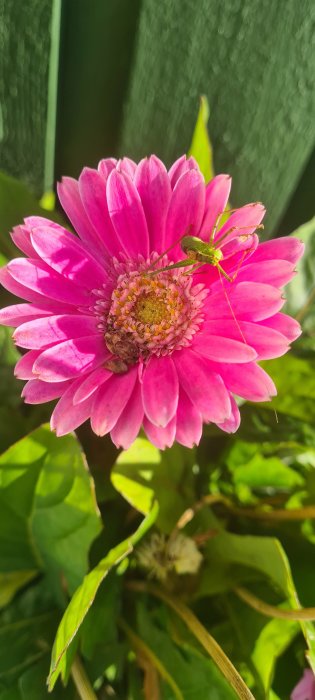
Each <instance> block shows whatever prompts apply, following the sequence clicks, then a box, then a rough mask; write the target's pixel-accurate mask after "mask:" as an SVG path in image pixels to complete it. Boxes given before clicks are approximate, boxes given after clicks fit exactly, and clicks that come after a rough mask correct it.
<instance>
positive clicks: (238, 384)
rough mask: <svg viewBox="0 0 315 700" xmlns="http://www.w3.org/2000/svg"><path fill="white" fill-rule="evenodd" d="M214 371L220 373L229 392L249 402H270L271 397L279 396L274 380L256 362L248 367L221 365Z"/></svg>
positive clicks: (247, 365)
mask: <svg viewBox="0 0 315 700" xmlns="http://www.w3.org/2000/svg"><path fill="white" fill-rule="evenodd" d="M213 369H214V370H215V369H216V370H217V371H220V375H221V377H222V379H223V381H224V384H225V385H226V386H227V388H228V389H229V391H231V392H232V393H233V394H237V396H241V397H242V398H243V399H247V401H270V399H271V397H272V396H276V394H277V390H276V387H275V385H274V383H273V381H272V379H271V378H270V377H269V375H268V374H267V372H265V371H264V370H263V369H262V367H259V365H256V364H255V362H249V363H248V364H246V365H228V364H223V363H222V364H221V363H220V364H216V365H214V366H213ZM217 422H218V423H219V422H223V421H217Z"/></svg>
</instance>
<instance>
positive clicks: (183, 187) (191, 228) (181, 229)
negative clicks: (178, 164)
mask: <svg viewBox="0 0 315 700" xmlns="http://www.w3.org/2000/svg"><path fill="white" fill-rule="evenodd" d="M204 206H205V183H204V179H203V176H202V174H201V172H200V171H199V170H189V171H188V172H185V173H184V174H183V175H181V177H180V178H179V180H178V181H177V183H176V185H175V188H174V190H173V193H172V197H171V200H170V205H169V210H168V214H167V219H166V224H165V250H166V249H168V248H169V247H170V246H171V245H172V244H174V245H173V247H172V258H173V259H174V260H177V258H178V257H183V254H182V252H181V248H180V239H181V238H182V237H183V236H185V235H190V236H194V235H197V233H198V231H199V228H200V224H201V221H202V218H203V214H204Z"/></svg>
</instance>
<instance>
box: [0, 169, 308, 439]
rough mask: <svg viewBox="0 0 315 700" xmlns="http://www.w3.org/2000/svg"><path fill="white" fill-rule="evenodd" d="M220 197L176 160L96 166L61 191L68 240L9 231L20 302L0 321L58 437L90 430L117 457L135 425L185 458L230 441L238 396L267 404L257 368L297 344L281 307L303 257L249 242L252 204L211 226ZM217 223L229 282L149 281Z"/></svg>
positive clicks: (10, 277)
mask: <svg viewBox="0 0 315 700" xmlns="http://www.w3.org/2000/svg"><path fill="white" fill-rule="evenodd" d="M230 187H231V180H230V178H229V177H228V176H227V175H218V176H216V177H215V178H214V179H213V180H212V181H211V182H210V183H209V184H208V185H207V186H206V185H205V183H204V179H203V176H202V174H201V173H200V170H199V168H198V165H197V163H196V162H195V161H194V159H193V158H188V159H186V157H185V156H183V157H182V158H180V159H179V160H178V161H176V163H174V165H173V166H172V167H171V169H170V170H169V172H167V170H166V168H165V166H164V165H163V163H162V162H161V161H160V160H159V159H158V158H157V157H156V156H151V157H150V158H145V159H144V160H142V161H141V162H140V163H139V164H138V165H136V164H135V163H133V162H132V161H131V160H129V159H128V158H124V159H123V160H121V161H118V162H117V161H116V160H114V159H106V160H103V161H101V162H100V164H99V166H98V170H93V169H90V168H85V169H84V170H83V172H82V173H81V175H80V177H79V180H78V181H76V180H74V179H72V178H68V177H67V178H64V179H63V180H62V183H61V184H59V187H58V195H59V199H60V202H61V204H62V206H63V208H64V210H65V212H66V214H67V216H68V218H69V219H70V221H71V224H72V226H73V228H74V229H75V231H76V233H77V234H78V235H75V234H73V233H70V232H69V231H67V230H66V229H64V228H63V227H62V226H59V225H58V224H55V223H52V222H51V221H48V220H46V219H44V218H41V217H29V218H27V219H26V220H25V222H24V224H23V225H21V226H17V227H16V228H15V229H14V231H13V234H12V237H13V240H14V242H15V244H16V245H17V247H18V248H20V250H21V251H22V252H23V253H24V254H25V256H26V257H21V258H17V259H15V260H12V261H11V262H9V264H8V265H7V266H6V267H5V268H3V269H2V270H1V271H0V275H1V277H0V279H1V282H2V284H3V285H4V286H5V287H6V288H7V289H8V290H9V291H11V292H12V293H13V294H16V296H18V297H21V298H23V299H25V300H26V303H23V304H17V305H14V306H11V307H8V308H5V309H3V310H2V312H1V315H0V321H1V322H2V323H3V324H6V325H8V326H16V330H15V333H14V338H15V341H16V343H17V345H19V346H20V347H22V348H25V349H27V351H28V352H27V353H26V354H25V355H23V357H22V358H21V359H20V360H19V362H18V363H17V365H16V376H17V377H18V378H20V379H24V380H27V384H26V385H25V387H24V389H23V396H24V398H25V401H26V402H28V403H34V404H35V403H44V402H46V401H50V400H51V399H59V400H58V403H57V405H56V407H55V409H54V411H53V414H52V417H51V427H52V429H54V430H56V432H57V435H64V434H66V433H68V432H69V431H71V430H74V429H75V428H77V427H78V426H79V425H80V424H81V423H83V422H84V421H86V420H87V419H88V418H90V420H91V426H92V429H93V430H94V432H95V433H96V434H97V435H105V434H106V433H110V434H111V438H112V440H113V442H114V443H115V444H116V445H117V446H122V447H124V448H127V447H128V446H129V445H130V444H131V443H132V442H133V441H134V439H135V438H136V437H137V435H138V433H139V430H140V428H141V427H143V428H144V430H145V432H146V434H147V436H148V438H149V439H150V440H151V441H152V442H153V443H154V444H155V445H156V446H157V447H159V448H162V449H163V448H165V447H167V446H170V445H172V443H173V442H174V440H177V441H178V442H179V443H181V444H183V445H186V446H188V447H191V446H192V445H193V444H196V443H198V442H199V440H200V437H201V432H202V425H203V423H204V422H206V423H209V422H212V423H215V424H216V425H218V426H219V427H220V428H221V429H222V430H224V431H227V432H235V431H236V430H237V428H238V426H239V421H240V416H239V410H238V408H237V405H236V402H235V399H234V395H236V396H240V397H243V398H244V399H247V400H249V401H266V400H269V399H270V398H271V397H272V396H274V395H275V393H276V388H275V386H274V384H273V382H272V380H271V379H270V377H269V376H268V374H266V372H265V371H264V370H263V369H262V368H261V367H259V365H258V364H257V362H258V361H259V360H262V359H270V358H274V357H279V356H280V355H283V354H284V353H285V352H286V351H287V350H288V349H289V344H290V342H291V341H293V340H295V339H296V338H297V337H298V336H299V334H300V327H299V324H298V323H297V322H296V321H295V320H294V319H292V318H290V317H289V316H286V315H284V314H282V313H280V309H281V307H282V305H283V303H284V298H283V296H282V292H281V289H282V287H283V286H284V285H285V284H286V283H287V282H288V281H289V280H290V279H291V278H292V276H293V275H294V267H295V264H296V262H297V260H298V259H299V258H300V257H301V255H302V252H303V245H302V243H301V242H300V241H299V240H297V239H295V238H291V237H290V238H289V237H287V238H280V239H276V240H271V241H267V242H265V243H261V244H259V241H258V237H257V235H256V234H255V230H256V229H257V226H258V225H259V224H260V222H261V220H262V218H263V216H264V213H265V212H264V208H263V206H262V205H261V204H258V203H256V204H249V205H247V206H244V207H241V208H240V209H238V210H236V211H234V212H233V213H231V215H230V217H229V219H228V221H227V222H226V223H224V224H223V225H220V220H219V216H220V214H221V213H222V212H223V211H224V209H225V207H226V204H227V201H228V198H229V194H230ZM216 224H217V228H218V229H219V230H218V231H216V234H215V238H214V242H215V244H216V245H217V247H218V248H219V249H220V250H221V251H222V260H221V265H222V267H223V269H224V270H225V272H226V273H227V274H228V275H230V276H231V277H232V279H233V281H231V282H229V281H228V280H227V279H225V278H224V277H223V276H222V273H219V271H218V269H217V268H215V267H213V266H210V265H204V266H203V267H202V268H201V269H199V270H197V271H195V272H193V271H191V272H190V268H189V267H182V268H176V269H173V270H167V271H166V270H164V271H161V272H160V273H158V274H156V270H158V269H161V268H163V267H165V266H167V265H171V264H173V263H175V262H177V261H179V260H181V259H183V258H185V257H186V255H185V254H184V253H183V251H182V249H181V246H180V242H179V239H180V237H181V236H183V235H185V234H187V232H189V235H193V236H197V237H199V238H201V239H203V240H204V241H209V236H210V233H211V231H213V230H214V227H215V226H216ZM226 234H227V235H226ZM164 251H168V252H167V253H166V254H165V255H163V256H162V254H163V253H164ZM153 271H155V274H151V273H152V272H153Z"/></svg>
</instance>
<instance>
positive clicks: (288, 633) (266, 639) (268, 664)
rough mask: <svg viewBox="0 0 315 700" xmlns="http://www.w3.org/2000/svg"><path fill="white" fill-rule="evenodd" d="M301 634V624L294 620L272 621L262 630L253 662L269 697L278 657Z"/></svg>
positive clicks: (254, 651) (255, 648) (253, 655)
mask: <svg viewBox="0 0 315 700" xmlns="http://www.w3.org/2000/svg"><path fill="white" fill-rule="evenodd" d="M298 632H299V624H298V623H297V622H295V621H293V620H271V621H270V622H268V623H267V624H266V625H265V627H264V628H263V629H262V631H261V633H260V635H259V637H258V639H257V641H256V644H255V647H254V650H253V653H252V661H253V663H254V664H255V667H256V668H257V671H258V672H259V675H260V678H261V680H262V683H263V687H264V690H265V691H266V695H267V697H268V695H269V691H270V688H271V685H272V681H273V674H274V671H275V666H276V662H277V659H278V657H279V656H280V655H281V654H282V653H283V652H284V651H285V649H286V648H287V647H288V646H289V644H291V642H292V640H293V639H294V637H296V635H297V634H298Z"/></svg>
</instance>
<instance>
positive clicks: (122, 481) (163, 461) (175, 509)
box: [111, 438, 193, 532]
mask: <svg viewBox="0 0 315 700" xmlns="http://www.w3.org/2000/svg"><path fill="white" fill-rule="evenodd" d="M192 463H193V452H192V451H189V450H185V449H184V448H181V447H180V446H179V445H176V444H175V445H174V447H172V449H170V450H166V451H165V452H160V451H159V450H158V449H157V448H156V447H154V445H152V444H151V443H150V442H149V441H148V440H147V439H146V438H138V439H137V440H136V441H135V442H134V443H133V445H132V446H131V447H130V448H129V450H126V451H124V452H121V454H120V455H119V457H118V459H117V461H116V463H115V465H114V468H113V470H112V473H111V481H112V484H113V486H114V487H115V489H116V490H117V491H119V493H121V495H122V496H123V497H124V498H125V499H126V501H128V502H129V503H131V505H132V506H133V507H134V508H136V509H137V510H139V511H140V513H144V514H147V513H148V512H149V511H150V508H151V504H152V502H153V499H155V498H156V499H157V501H158V502H159V507H160V510H159V516H158V525H159V527H160V528H161V529H162V530H164V531H165V532H169V531H170V530H171V529H172V528H173V527H174V525H175V523H176V520H177V519H178V518H179V517H180V515H181V514H182V513H183V511H184V510H185V508H186V507H187V506H188V504H189V502H190V501H191V498H192V497H193V491H192V483H193V480H192V471H191V466H192Z"/></svg>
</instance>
